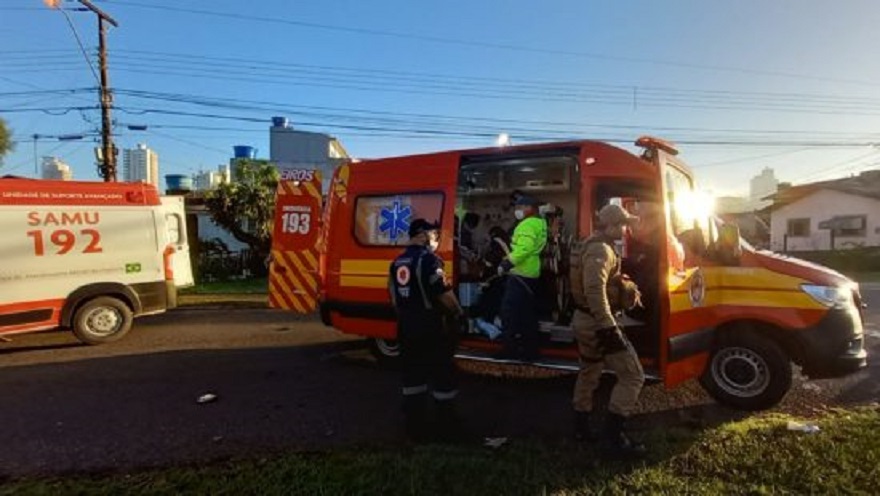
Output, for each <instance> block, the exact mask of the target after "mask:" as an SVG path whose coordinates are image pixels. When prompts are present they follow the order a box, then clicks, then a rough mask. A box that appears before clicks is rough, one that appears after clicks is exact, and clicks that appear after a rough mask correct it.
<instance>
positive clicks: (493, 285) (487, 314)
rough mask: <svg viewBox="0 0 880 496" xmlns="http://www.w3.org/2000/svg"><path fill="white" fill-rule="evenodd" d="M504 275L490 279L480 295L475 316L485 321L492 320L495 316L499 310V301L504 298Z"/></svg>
mask: <svg viewBox="0 0 880 496" xmlns="http://www.w3.org/2000/svg"><path fill="white" fill-rule="evenodd" d="M506 279H507V278H506V277H499V278H498V279H494V280H492V282H490V283H489V285H488V287H486V289H485V290H484V291H483V294H482V295H480V302H479V304H478V306H477V316H478V317H480V318H481V319H483V320H485V321H486V322H490V323H491V322H493V321H494V320H495V317H497V316H498V314H499V313H500V312H501V302H502V300H503V299H504V288H505V283H506Z"/></svg>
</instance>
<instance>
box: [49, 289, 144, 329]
mask: <svg viewBox="0 0 880 496" xmlns="http://www.w3.org/2000/svg"><path fill="white" fill-rule="evenodd" d="M99 296H110V297H113V298H117V299H119V300H121V301H122V302H123V303H125V304H126V305H128V308H130V309H131V311H132V313H133V314H134V315H137V314H139V313H140V312H141V308H142V307H141V300H140V298H139V297H138V295H137V293H135V292H134V290H133V289H131V288H130V287H128V286H126V285H125V284H121V283H116V282H100V283H95V284H89V285H87V286H82V287H80V288H78V289H77V290H76V291H74V292H73V293H70V295H69V296H68V297H67V299H66V300H65V302H64V307H63V308H62V310H61V326H62V327H70V326H71V325H72V323H73V316H74V315H76V311H77V310H78V309H79V308H80V307H81V306H82V305H83V304H84V303H86V302H87V301H89V300H91V299H94V298H97V297H99Z"/></svg>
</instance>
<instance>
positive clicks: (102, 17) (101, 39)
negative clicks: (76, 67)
mask: <svg viewBox="0 0 880 496" xmlns="http://www.w3.org/2000/svg"><path fill="white" fill-rule="evenodd" d="M77 1H78V2H79V3H81V4H83V6H85V8H86V9H88V10H90V11H92V12H94V13H95V14H96V15H97V16H98V62H99V64H100V66H101V148H102V151H103V153H102V160H101V165H100V170H101V176H103V178H104V181H105V182H116V147H115V146H114V145H113V135H112V131H111V129H110V126H111V123H112V121H111V120H110V108H111V107H112V106H113V96H112V95H111V94H110V88H109V77H108V75H107V46H106V40H105V38H106V35H107V26H106V25H105V24H104V23H105V22H109V23H110V24H112V25H113V26H114V27H119V23H117V22H116V20H115V19H113V18H112V17H110V16H109V15H108V14H107V13H106V12H104V11H103V10H101V9H99V8H98V7H96V6H95V5H94V4H93V3H92V2H91V0H77ZM43 3H45V4H46V5H47V6H48V7H50V8H52V9H58V8H60V7H61V0H43Z"/></svg>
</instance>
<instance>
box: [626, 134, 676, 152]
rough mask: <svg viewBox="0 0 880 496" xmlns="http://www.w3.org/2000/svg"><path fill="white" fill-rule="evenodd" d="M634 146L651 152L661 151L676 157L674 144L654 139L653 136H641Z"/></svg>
mask: <svg viewBox="0 0 880 496" xmlns="http://www.w3.org/2000/svg"><path fill="white" fill-rule="evenodd" d="M636 146H638V147H641V148H648V149H652V150H657V149H659V150H663V151H664V152H666V153H668V154H670V155H678V148H676V147H675V144H674V143H672V142H671V141H666V140H664V139H661V138H655V137H654V136H642V137H640V138H639V139H637V140H636Z"/></svg>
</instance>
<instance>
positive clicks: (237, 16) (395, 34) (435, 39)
mask: <svg viewBox="0 0 880 496" xmlns="http://www.w3.org/2000/svg"><path fill="white" fill-rule="evenodd" d="M114 3H115V4H116V5H122V6H129V7H136V8H142V9H151V10H159V11H168V12H178V13H185V14H195V15H204V16H211V17H219V18H226V19H233V20H237V21H252V22H263V23H270V24H281V25H288V26H298V27H303V28H310V29H321V30H328V31H335V32H343V33H350V34H361V35H370V36H380V37H387V38H396V39H406V40H416V41H423V42H429V43H440V44H447V45H458V46H466V47H481V48H491V49H498V50H506V51H514V52H528V53H537V54H543V55H563V56H569V57H579V58H590V59H602V60H610V61H617V62H626V63H635V64H649V65H665V66H672V67H679V68H686V69H697V70H702V71H723V72H734V73H744V74H753V75H761V76H774V77H786V78H798V79H801V80H803V79H812V80H817V81H830V82H837V83H847V84H859V85H867V86H877V83H874V82H869V81H858V80H846V79H838V78H829V77H822V76H816V75H814V74H796V73H788V72H780V71H767V70H759V69H749V68H741V67H724V66H716V65H702V64H693V63H687V62H678V61H670V60H662V59H645V58H639V57H622V56H615V55H608V54H603V53H595V52H581V51H570V50H556V49H549V48H536V47H529V46H524V45H516V44H508V43H496V42H485V41H476V40H461V39H456V38H446V37H441V36H428V35H422V34H413V33H405V32H399V31H388V30H379V29H370V28H360V27H351V26H339V25H332V24H322V23H315V22H306V21H298V20H293V19H284V18H279V17H264V16H256V15H248V14H244V13H242V12H236V13H231V12H219V11H214V10H203V9H194V8H185V7H178V6H168V5H152V4H145V3H140V2H131V1H122V0H120V1H117V2H114Z"/></svg>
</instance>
